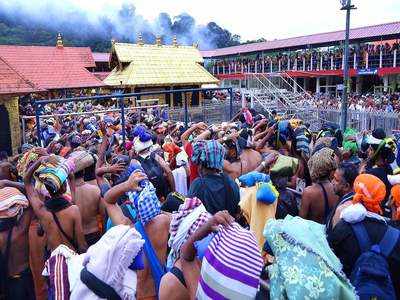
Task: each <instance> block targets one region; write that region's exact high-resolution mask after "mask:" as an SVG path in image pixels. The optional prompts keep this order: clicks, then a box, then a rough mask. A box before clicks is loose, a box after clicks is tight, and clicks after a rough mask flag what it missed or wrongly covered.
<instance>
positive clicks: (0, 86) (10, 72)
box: [0, 57, 37, 95]
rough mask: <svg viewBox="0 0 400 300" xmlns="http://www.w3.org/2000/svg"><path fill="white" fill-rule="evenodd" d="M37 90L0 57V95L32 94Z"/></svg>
mask: <svg viewBox="0 0 400 300" xmlns="http://www.w3.org/2000/svg"><path fill="white" fill-rule="evenodd" d="M36 90H37V89H36V88H35V87H34V85H33V84H32V83H30V82H29V81H28V80H26V79H25V78H24V77H22V76H21V75H20V74H18V72H17V71H15V70H14V69H13V68H12V67H11V66H10V65H9V64H8V63H7V61H5V60H4V59H3V58H1V57H0V95H4V94H25V93H32V92H34V91H36Z"/></svg>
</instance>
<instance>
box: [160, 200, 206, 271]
mask: <svg viewBox="0 0 400 300" xmlns="http://www.w3.org/2000/svg"><path fill="white" fill-rule="evenodd" d="M209 218H211V214H210V213H208V212H207V211H206V208H205V207H204V205H203V204H202V203H201V201H200V200H199V199H198V198H186V199H185V202H184V203H183V204H181V205H180V207H179V210H178V211H177V212H175V213H173V214H172V220H171V224H170V229H169V233H170V237H169V240H168V245H169V247H170V248H171V250H170V253H169V255H168V260H167V267H168V268H171V267H172V266H173V265H174V263H175V261H176V260H177V259H178V258H179V256H180V249H181V246H182V245H183V244H184V243H185V242H186V240H187V239H188V238H189V237H190V236H191V235H192V234H193V233H194V232H195V231H196V230H197V229H199V228H200V227H201V226H202V225H204V224H205V223H206V222H207V221H208V219H209Z"/></svg>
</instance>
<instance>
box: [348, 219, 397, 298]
mask: <svg viewBox="0 0 400 300" xmlns="http://www.w3.org/2000/svg"><path fill="white" fill-rule="evenodd" d="M351 227H352V229H353V232H354V234H355V236H356V238H357V241H358V244H359V247H360V250H361V255H360V257H359V258H358V259H357V261H356V263H355V265H354V268H353V271H352V273H351V278H350V281H351V283H352V284H353V286H354V287H355V289H356V291H357V294H358V296H359V297H360V299H361V300H363V299H368V300H369V299H379V300H386V299H387V300H389V299H396V293H395V290H394V287H393V282H392V279H391V277H390V272H389V265H388V262H387V258H388V256H389V255H390V253H391V252H392V250H393V248H394V247H395V245H396V244H397V242H398V239H399V233H400V232H399V230H397V229H395V228H393V227H391V226H388V227H387V230H386V232H385V235H384V236H383V238H382V240H381V241H380V243H379V244H375V245H371V242H370V239H369V236H368V233H367V230H366V229H365V226H364V224H362V223H361V222H360V223H356V224H351Z"/></svg>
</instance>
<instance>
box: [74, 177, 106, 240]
mask: <svg viewBox="0 0 400 300" xmlns="http://www.w3.org/2000/svg"><path fill="white" fill-rule="evenodd" d="M75 204H76V205H77V206H78V207H79V211H80V213H81V217H82V228H83V233H84V234H85V235H86V234H89V233H93V232H97V231H99V227H98V224H97V216H98V215H99V214H101V215H104V212H103V211H104V210H102V209H101V198H100V189H99V188H98V186H94V185H92V184H89V183H83V184H82V185H78V186H77V187H76V191H75Z"/></svg>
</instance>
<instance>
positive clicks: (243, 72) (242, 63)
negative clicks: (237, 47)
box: [240, 62, 244, 73]
mask: <svg viewBox="0 0 400 300" xmlns="http://www.w3.org/2000/svg"><path fill="white" fill-rule="evenodd" d="M240 64H241V70H240V71H241V73H244V71H243V62H241V63H240Z"/></svg>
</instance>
